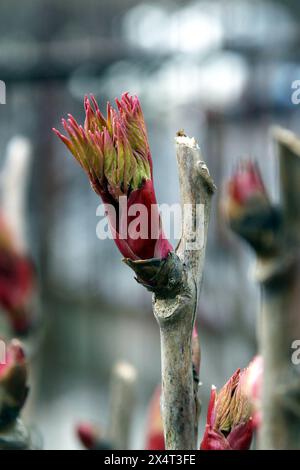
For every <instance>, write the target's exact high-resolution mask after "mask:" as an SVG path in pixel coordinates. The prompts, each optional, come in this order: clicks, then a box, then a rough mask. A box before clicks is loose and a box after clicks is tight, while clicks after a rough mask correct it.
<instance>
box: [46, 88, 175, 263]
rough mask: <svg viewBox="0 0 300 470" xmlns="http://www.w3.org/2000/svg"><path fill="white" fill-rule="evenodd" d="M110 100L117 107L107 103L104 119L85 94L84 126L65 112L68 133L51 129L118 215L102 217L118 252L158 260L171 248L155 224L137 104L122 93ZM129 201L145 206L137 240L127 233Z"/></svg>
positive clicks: (146, 145) (148, 163) (144, 137)
mask: <svg viewBox="0 0 300 470" xmlns="http://www.w3.org/2000/svg"><path fill="white" fill-rule="evenodd" d="M116 103H117V108H118V110H114V109H113V108H112V107H111V105H110V104H109V103H108V105H107V116H106V118H105V117H104V116H103V115H102V113H101V112H100V110H99V107H98V104H97V102H96V100H95V98H94V97H93V96H91V98H90V99H89V98H88V97H85V100H84V107H85V113H86V117H85V123H84V128H83V127H82V126H80V125H79V124H78V123H77V122H76V120H75V119H74V118H73V117H72V116H70V115H69V118H68V120H67V121H65V120H63V121H62V122H63V127H64V129H65V131H66V133H67V134H68V137H66V136H63V135H62V134H61V133H60V132H59V131H57V130H56V129H53V130H54V132H55V133H56V134H57V136H58V137H59V138H60V139H61V140H62V142H63V143H64V144H65V145H66V146H67V148H68V149H69V150H70V151H71V153H72V154H73V155H74V157H75V158H76V160H77V161H78V162H79V164H80V165H81V166H82V168H83V169H84V170H85V172H86V173H87V175H88V177H89V180H90V182H91V185H92V187H93V189H94V190H95V192H96V193H97V194H98V195H99V196H101V198H102V200H103V202H104V204H106V205H108V204H110V205H111V206H113V208H114V209H115V213H116V214H117V216H118V217H117V218H113V217H111V216H109V215H108V217H109V222H110V226H111V231H112V234H113V236H114V239H115V242H116V245H117V246H118V248H119V250H120V252H121V253H122V255H123V256H124V257H125V258H129V259H131V260H134V261H136V260H148V259H152V258H159V259H164V258H166V256H167V255H168V253H170V252H171V251H172V247H171V245H170V243H169V242H168V240H166V238H165V236H164V234H163V231H162V228H161V219H160V215H159V212H158V208H157V202H156V196H155V191H154V186H153V177H152V159H151V154H150V148H149V143H148V137H147V130H146V125H145V121H144V117H143V113H142V109H141V105H140V102H139V100H138V98H137V97H131V96H129V94H128V93H125V94H123V96H122V98H121V100H120V101H119V100H116ZM120 196H127V202H126V205H125V207H122V206H121V204H120V200H119V198H120ZM133 204H142V205H143V207H144V208H145V210H146V220H145V221H144V225H145V226H147V227H146V233H144V234H143V235H142V234H141V236H139V237H137V238H136V237H134V236H132V234H130V233H129V232H130V230H129V229H130V226H131V223H132V221H133V220H134V219H136V217H137V214H134V215H132V214H131V215H129V214H130V208H132V206H133ZM151 209H152V212H151ZM108 214H109V211H108ZM116 219H117V220H116ZM124 228H125V229H127V230H126V233H125V236H124V233H121V232H124Z"/></svg>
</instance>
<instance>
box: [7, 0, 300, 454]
mask: <svg viewBox="0 0 300 470" xmlns="http://www.w3.org/2000/svg"><path fill="white" fill-rule="evenodd" d="M299 23H300V5H299V1H297V0H291V1H288V0H286V1H284V2H283V1H279V0H278V1H275V0H274V1H267V0H266V1H263V0H262V1H258V0H227V1H226V0H222V1H221V0H219V1H218V0H209V1H201V0H199V1H187V0H182V1H181V0H177V1H167V0H166V1H152V2H143V1H136V0H85V1H84V2H82V1H79V0H72V1H71V0H64V1H63V2H61V1H59V0H24V1H22V2H20V1H17V0H2V1H1V4H0V80H3V81H5V83H6V87H7V89H6V93H7V96H6V105H0V142H1V147H0V148H1V151H0V154H1V155H0V157H1V162H2V163H3V161H4V155H5V149H6V145H7V144H8V142H9V140H10V139H11V138H12V137H13V136H15V135H16V134H18V135H23V136H25V137H27V138H29V139H30V141H31V145H32V148H33V150H32V152H33V153H32V155H33V162H32V170H31V173H30V187H29V191H28V212H27V235H28V239H29V244H30V252H31V255H32V257H33V259H34V261H35V263H36V266H37V271H38V276H39V285H40V295H41V302H40V304H41V305H40V309H41V316H42V321H43V325H44V326H43V334H42V339H41V340H39V344H38V346H37V347H36V349H37V351H36V362H37V364H36V367H35V371H34V384H33V386H32V388H33V390H32V392H33V393H32V396H31V400H30V402H29V404H28V407H29V409H28V410H27V415H28V416H27V419H28V420H29V421H30V422H31V423H34V424H35V425H36V426H37V428H38V430H39V432H40V434H41V435H42V437H43V443H44V444H43V445H44V448H46V449H76V448H80V445H79V443H78V441H77V439H76V436H75V433H74V427H75V425H76V423H77V422H78V421H81V420H91V421H93V422H99V423H101V424H102V425H103V426H104V427H105V425H106V422H107V419H108V417H107V410H108V402H109V377H110V373H111V369H112V367H113V365H114V364H115V362H116V361H117V360H119V359H124V360H127V361H129V362H130V363H132V364H133V365H134V366H135V367H136V369H137V371H138V392H137V398H136V408H135V414H134V424H133V429H132V435H131V447H132V448H143V446H144V437H145V426H146V410H147V406H148V403H149V400H150V397H151V395H152V393H153V390H154V388H155V386H156V384H157V383H158V382H159V380H160V352H159V333H158V327H157V325H156V322H155V320H154V317H153V314H152V310H151V296H150V294H149V293H147V292H145V290H144V289H143V288H141V287H140V286H138V285H137V283H136V282H135V281H134V279H133V274H132V272H130V270H129V269H128V268H127V267H126V266H125V265H123V264H122V263H121V261H120V254H119V252H118V250H117V249H116V247H115V245H114V243H113V242H112V241H111V240H105V241H103V240H98V239H97V237H96V226H97V223H98V221H99V219H98V218H97V216H96V209H97V206H98V204H99V200H98V198H97V196H96V195H95V194H94V193H93V192H92V190H91V189H90V187H89V184H88V183H87V180H86V177H85V175H84V174H83V172H82V171H81V169H80V168H79V166H78V165H76V164H75V162H74V161H73V160H72V158H71V157H70V155H69V154H67V151H66V149H65V148H64V146H63V145H61V144H60V142H59V141H58V139H57V138H56V137H55V136H54V134H53V133H52V131H51V128H52V127H53V126H55V127H57V128H60V118H61V117H62V116H65V115H66V114H67V113H68V112H69V113H72V114H73V115H74V116H75V117H76V118H78V120H82V119H83V105H82V102H83V96H84V94H86V93H94V94H95V96H96V97H97V99H98V101H99V103H100V105H101V106H105V103H106V101H107V100H113V99H114V98H115V97H116V96H120V95H121V94H122V92H124V91H129V92H130V93H131V94H138V96H139V97H140V100H141V102H142V106H143V110H144V114H145V118H146V122H147V126H148V131H149V139H150V144H151V149H152V155H153V160H154V168H155V170H154V172H155V180H156V187H157V196H158V200H159V202H160V203H170V204H173V203H176V202H178V201H179V188H178V180H177V168H176V160H175V152H174V136H175V133H176V131H177V130H178V129H181V128H184V129H185V131H186V133H187V134H188V135H190V136H195V137H196V138H197V140H198V141H199V143H200V146H201V149H202V153H203V156H204V159H205V160H206V162H207V164H208V166H209V169H210V172H211V174H212V176H213V178H214V180H215V182H216V185H217V187H218V192H217V195H216V196H215V198H214V205H213V210H212V220H211V225H210V232H209V241H208V248H207V256H206V267H205V276H204V285H203V290H202V295H201V299H200V303H199V312H198V322H199V334H200V339H201V344H202V364H201V381H202V383H203V386H202V399H203V405H204V406H203V413H202V421H203V420H204V418H205V414H206V403H207V400H208V395H209V390H210V386H211V384H215V385H217V386H220V385H222V384H223V383H224V382H225V381H226V380H227V379H228V378H229V376H230V375H231V374H232V373H233V372H234V370H235V369H236V368H237V367H244V366H246V365H247V364H248V362H249V361H250V359H251V358H252V357H253V355H254V354H255V351H256V341H255V328H256V326H255V325H256V312H257V309H258V301H259V293H258V290H257V287H256V285H255V281H254V280H253V276H252V270H253V261H254V260H253V257H252V255H251V253H250V252H249V251H248V248H246V246H244V245H243V244H242V243H241V242H240V241H239V240H237V239H236V238H235V237H234V236H233V235H232V234H231V233H230V231H229V230H228V229H227V228H226V226H225V224H224V222H223V220H222V217H221V215H220V210H219V206H220V201H221V199H222V188H223V185H224V181H226V179H227V178H228V176H229V175H230V174H231V172H232V170H233V169H234V167H235V165H236V164H237V162H238V160H239V159H240V158H241V157H243V156H247V157H248V156H251V157H253V158H255V159H257V160H258V161H259V165H260V168H261V170H262V173H263V176H264V178H265V181H266V184H267V186H268V188H269V190H270V192H271V194H272V196H273V197H274V198H275V199H276V197H277V168H276V159H275V157H274V152H273V149H272V143H271V142H270V135H269V126H270V125H271V124H282V125H284V126H287V127H289V128H290V129H292V130H294V131H295V132H300V126H299V122H300V121H299V117H300V108H299V106H298V107H297V106H296V105H295V104H292V101H291V95H292V82H293V81H294V80H297V79H300V55H299V51H300V47H299V46H300V34H299V31H300V29H299Z"/></svg>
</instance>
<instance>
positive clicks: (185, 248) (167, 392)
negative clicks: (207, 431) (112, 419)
mask: <svg viewBox="0 0 300 470" xmlns="http://www.w3.org/2000/svg"><path fill="white" fill-rule="evenodd" d="M176 149H177V162H178V169H179V181H180V191H181V203H182V214H183V230H182V239H181V242H180V244H179V246H178V248H177V255H178V257H179V259H180V260H181V262H182V266H183V275H182V284H181V288H180V292H179V293H177V295H176V296H173V297H168V298H166V297H164V296H155V295H154V298H153V310H154V314H155V317H156V319H157V322H158V325H159V328H160V335H161V362H162V417H163V423H164V433H165V445H166V449H168V450H189V449H196V447H197V431H198V410H199V403H198V391H197V390H195V385H194V380H193V367H192V332H193V327H194V323H195V314H196V310H197V300H198V291H199V286H200V284H201V281H202V275H203V266H204V257H205V248H206V239H207V231H208V223H209V214H210V205H211V196H212V194H213V192H214V189H215V187H214V184H213V182H212V179H211V177H210V175H209V172H208V169H207V167H206V165H205V164H204V162H203V161H202V158H201V153H200V149H199V147H198V145H197V143H196V142H195V139H190V138H188V137H186V136H183V135H180V136H177V138H176Z"/></svg>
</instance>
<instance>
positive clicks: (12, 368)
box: [0, 340, 28, 428]
mask: <svg viewBox="0 0 300 470" xmlns="http://www.w3.org/2000/svg"><path fill="white" fill-rule="evenodd" d="M2 362H3V363H2V364H0V428H2V427H4V426H6V425H8V424H10V423H11V422H13V421H14V420H15V419H16V418H17V417H18V415H19V413H20V411H21V409H22V407H23V405H24V403H25V400H26V398H27V394H28V387H27V364H26V358H25V354H24V350H23V347H22V345H21V343H20V342H19V341H18V340H13V341H11V343H10V344H9V345H8V347H7V350H6V357H5V361H2Z"/></svg>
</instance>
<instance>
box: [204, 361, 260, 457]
mask: <svg viewBox="0 0 300 470" xmlns="http://www.w3.org/2000/svg"><path fill="white" fill-rule="evenodd" d="M244 373H245V371H242V372H241V371H240V369H238V370H237V371H236V372H235V373H234V374H233V376H232V377H231V378H230V379H229V381H228V382H227V383H226V384H225V385H224V386H223V387H222V388H221V390H220V392H217V390H216V388H215V387H213V388H212V391H211V397H210V402H209V407H208V413H207V423H206V428H205V433H204V437H203V440H202V443H201V447H200V449H201V450H248V449H249V447H250V445H251V440H252V435H253V423H252V417H251V405H250V402H249V400H248V398H247V396H246V395H245V393H244V391H243V387H242V377H243V375H244Z"/></svg>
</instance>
